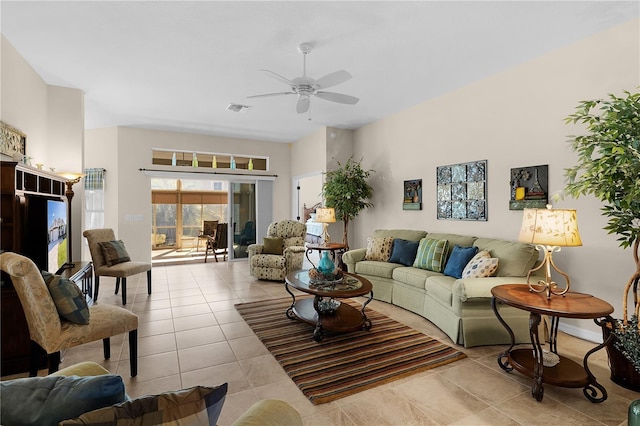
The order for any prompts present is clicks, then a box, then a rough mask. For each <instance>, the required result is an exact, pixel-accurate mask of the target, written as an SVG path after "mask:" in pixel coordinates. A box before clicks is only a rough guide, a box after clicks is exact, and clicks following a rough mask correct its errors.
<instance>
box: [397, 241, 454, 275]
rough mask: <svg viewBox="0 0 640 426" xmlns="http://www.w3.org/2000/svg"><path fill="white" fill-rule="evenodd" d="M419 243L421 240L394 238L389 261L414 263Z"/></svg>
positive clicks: (406, 263)
mask: <svg viewBox="0 0 640 426" xmlns="http://www.w3.org/2000/svg"><path fill="white" fill-rule="evenodd" d="M418 245H420V242H419V241H407V240H401V239H395V240H393V249H392V250H391V257H390V258H389V262H392V263H399V264H401V265H405V266H411V265H413V261H414V260H415V259H416V253H417V252H418ZM461 272H462V271H461Z"/></svg>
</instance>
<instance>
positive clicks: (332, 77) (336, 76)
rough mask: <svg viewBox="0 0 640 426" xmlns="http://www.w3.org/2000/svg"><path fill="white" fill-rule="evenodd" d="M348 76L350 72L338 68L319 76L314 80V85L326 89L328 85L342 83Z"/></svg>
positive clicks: (349, 76)
mask: <svg viewBox="0 0 640 426" xmlns="http://www.w3.org/2000/svg"><path fill="white" fill-rule="evenodd" d="M350 78H351V74H349V73H348V72H346V71H345V70H340V71H336V72H332V73H331V74H327V75H325V76H324V77H320V78H319V79H317V80H316V86H318V89H327V88H329V87H333V86H337V85H338V84H342V83H344V82H345V81H347V80H349V79H350Z"/></svg>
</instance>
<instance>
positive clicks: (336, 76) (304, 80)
mask: <svg viewBox="0 0 640 426" xmlns="http://www.w3.org/2000/svg"><path fill="white" fill-rule="evenodd" d="M312 48H313V46H312V45H311V44H310V43H302V44H300V45H299V46H298V51H299V52H300V53H302V76H301V77H296V78H294V79H291V80H290V79H288V78H286V77H283V76H281V75H280V74H278V73H275V72H273V71H269V70H264V69H263V70H260V71H263V72H266V73H267V74H268V75H270V76H271V77H273V78H275V79H276V80H278V81H280V82H282V83H285V84H287V85H288V86H289V87H290V88H291V91H290V92H276V93H265V94H263V95H253V96H247V97H248V98H265V97H271V96H282V95H298V102H297V103H296V112H297V113H298V114H302V113H305V112H307V111H309V107H310V106H311V96H316V97H318V98H320V99H324V100H326V101H331V102H337V103H340V104H347V105H355V104H357V103H358V101H359V100H360V99H358V98H356V97H355V96H350V95H345V94H342V93H334V92H325V91H323V89H327V88H329V87H333V86H337V85H339V84H342V83H344V82H345V81H347V80H349V79H351V74H349V73H348V72H347V71H345V70H340V71H335V72H332V73H331V74H327V75H325V76H324V77H320V78H319V79H317V80H314V79H313V78H311V77H309V76H307V55H308V54H309V52H311V49H312Z"/></svg>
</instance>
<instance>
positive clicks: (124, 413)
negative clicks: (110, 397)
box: [60, 383, 227, 426]
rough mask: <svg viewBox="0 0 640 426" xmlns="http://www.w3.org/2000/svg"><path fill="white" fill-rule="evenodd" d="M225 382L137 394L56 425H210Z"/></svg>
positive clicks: (214, 416)
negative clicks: (128, 399)
mask: <svg viewBox="0 0 640 426" xmlns="http://www.w3.org/2000/svg"><path fill="white" fill-rule="evenodd" d="M226 394H227V384H226V383H224V384H222V385H220V386H218V387H208V386H194V387H192V388H188V389H183V390H179V391H176V392H164V393H161V394H159V395H146V396H141V397H139V398H136V399H132V400H131V401H126V402H123V403H121V404H117V405H114V406H112V407H107V408H101V409H98V410H94V411H90V412H88V413H85V414H83V415H82V416H80V417H78V418H75V419H70V420H65V421H62V422H60V425H62V426H67V425H98V424H100V425H111V424H113V425H115V424H118V425H122V426H127V425H131V426H133V425H178V424H181V425H203V426H204V425H211V426H215V424H216V422H217V421H218V417H220V412H221V411H222V405H223V403H224V399H225V396H226Z"/></svg>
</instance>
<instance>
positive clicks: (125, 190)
mask: <svg viewBox="0 0 640 426" xmlns="http://www.w3.org/2000/svg"><path fill="white" fill-rule="evenodd" d="M86 142H87V152H86V164H87V165H89V164H90V165H91V167H103V168H105V169H107V173H106V176H107V182H106V184H107V190H106V194H107V197H108V198H109V200H110V202H109V203H107V206H108V207H107V212H106V214H107V217H106V218H105V225H106V226H108V227H112V228H114V230H115V231H116V235H117V236H119V237H120V238H125V236H126V243H127V250H128V251H129V254H130V255H131V256H132V257H133V258H135V259H137V260H146V261H151V250H150V247H149V234H150V233H151V207H150V206H151V180H150V177H149V176H147V175H145V174H144V173H143V172H141V171H140V169H141V168H142V169H153V168H154V166H153V164H152V162H151V154H152V149H153V148H161V149H176V150H185V149H188V150H194V151H202V152H227V153H233V154H238V155H245V156H252V155H254V156H268V157H269V167H270V172H271V173H272V174H275V175H277V178H276V179H275V181H274V191H273V194H274V199H273V217H278V218H282V217H287V218H288V217H290V214H289V206H290V205H291V197H290V192H289V189H290V181H291V175H290V172H289V164H290V161H291V159H290V147H289V144H283V143H275V142H264V141H257V140H247V139H233V138H227V137H216V136H206V135H199V134H191V133H178V132H167V131H157V130H145V129H138V128H130V127H118V128H117V129H102V130H95V131H94V130H91V131H87V134H86Z"/></svg>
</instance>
